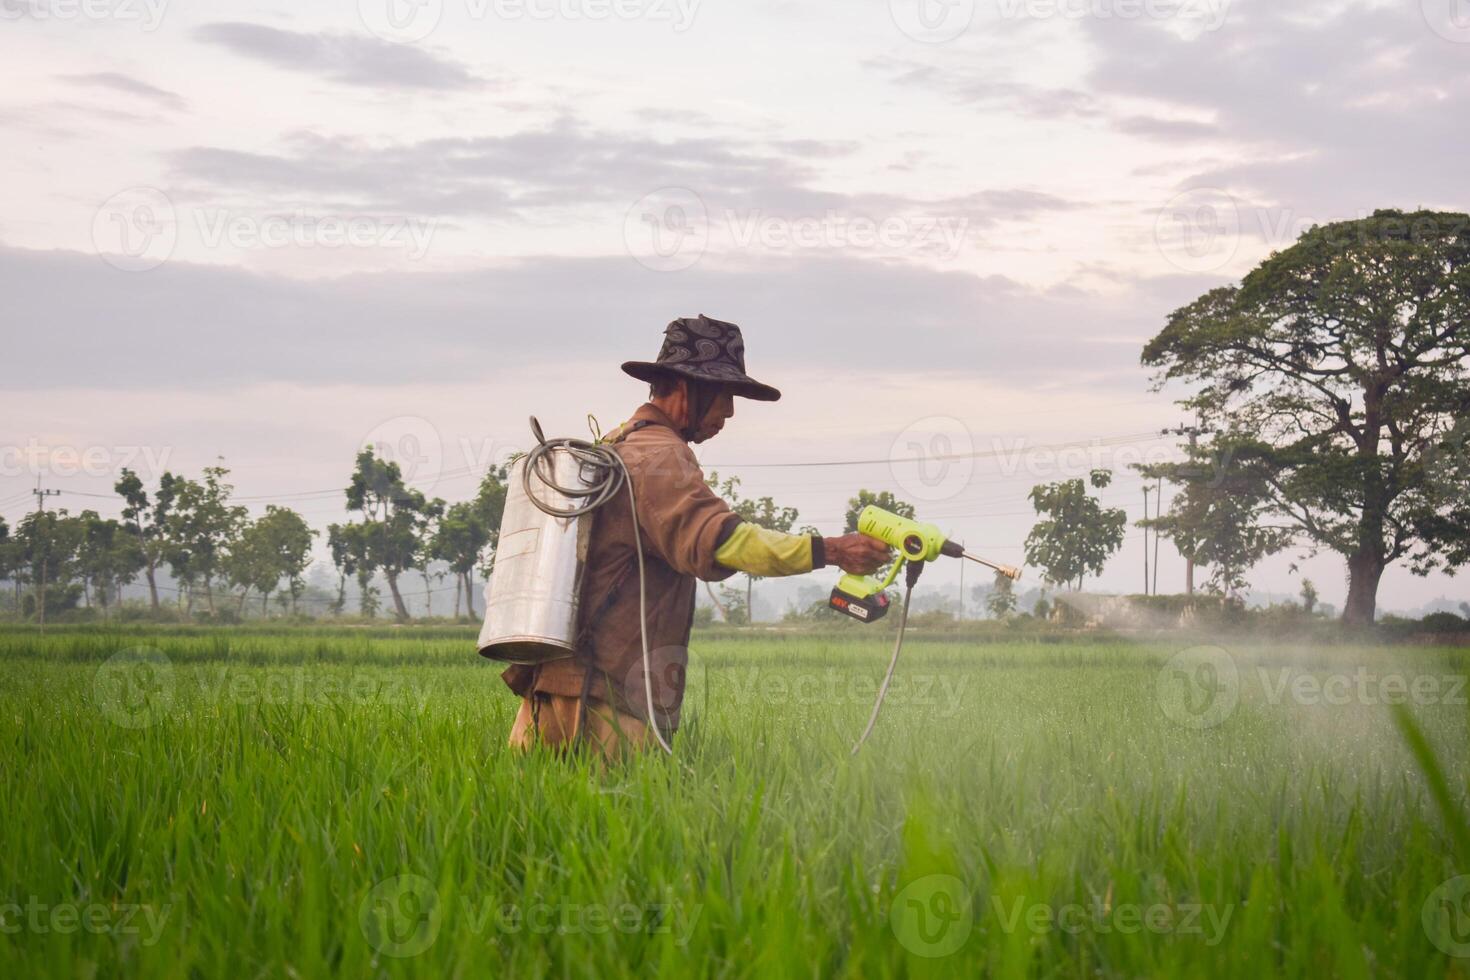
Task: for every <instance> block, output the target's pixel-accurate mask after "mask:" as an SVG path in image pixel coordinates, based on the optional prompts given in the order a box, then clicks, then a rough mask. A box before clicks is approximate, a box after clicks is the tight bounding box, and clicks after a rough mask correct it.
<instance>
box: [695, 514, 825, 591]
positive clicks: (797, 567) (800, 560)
mask: <svg viewBox="0 0 1470 980" xmlns="http://www.w3.org/2000/svg"><path fill="white" fill-rule="evenodd" d="M715 561H717V562H719V563H720V564H721V565H724V566H725V567H726V568H733V569H735V571H737V572H745V573H747V574H749V575H755V576H758V577H761V578H774V577H777V576H781V575H800V574H801V573H802V572H809V571H811V570H812V539H811V537H810V536H809V535H805V534H782V533H781V532H780V531H770V530H767V529H766V528H763V527H760V526H758V525H755V524H752V523H750V522H749V521H741V522H740V523H739V524H738V525H736V527H735V530H734V531H732V532H731V533H730V536H729V537H728V538H726V539H725V543H724V544H722V545H720V548H719V550H718V551H716V552H715Z"/></svg>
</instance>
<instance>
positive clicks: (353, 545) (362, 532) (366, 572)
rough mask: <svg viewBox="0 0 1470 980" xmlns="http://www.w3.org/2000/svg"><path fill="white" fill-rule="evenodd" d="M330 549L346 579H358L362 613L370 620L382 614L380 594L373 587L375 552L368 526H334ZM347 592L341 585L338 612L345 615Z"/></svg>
mask: <svg viewBox="0 0 1470 980" xmlns="http://www.w3.org/2000/svg"><path fill="white" fill-rule="evenodd" d="M327 538H328V547H329V548H330V549H331V552H332V561H333V562H334V563H335V564H336V565H337V568H338V570H339V572H340V574H341V575H342V576H347V575H351V576H353V577H354V578H356V579H357V603H358V612H359V613H360V614H361V615H363V616H366V617H368V618H372V617H373V616H376V615H377V614H378V590H377V589H376V588H374V587H373V573H374V572H376V571H377V566H375V565H374V564H373V555H372V548H371V547H370V545H369V528H368V527H367V525H365V524H356V523H350V524H333V525H332V526H331V527H329V528H327ZM344 599H345V592H344V589H343V586H342V583H341V582H340V581H339V583H338V589H337V612H338V613H339V614H340V613H341V611H342V604H343V600H344Z"/></svg>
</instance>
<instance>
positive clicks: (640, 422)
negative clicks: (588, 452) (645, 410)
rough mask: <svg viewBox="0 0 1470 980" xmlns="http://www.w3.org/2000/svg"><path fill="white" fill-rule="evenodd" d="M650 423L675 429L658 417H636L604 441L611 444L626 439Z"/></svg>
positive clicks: (670, 429)
mask: <svg viewBox="0 0 1470 980" xmlns="http://www.w3.org/2000/svg"><path fill="white" fill-rule="evenodd" d="M650 425H661V426H663V427H664V428H666V429H668V430H669V431H670V432H673V431H674V427H673V426H672V425H669V424H668V423H667V422H661V421H659V420H658V419H635V420H633V421H632V422H624V423H623V424H622V425H620V426H618V427H617V428H616V429H614V430H613V431H612V432H611V433H610V434H609V435H608V437H607V438H606V439H604V440H603V441H604V442H607V443H609V444H616V443H619V442H622V441H623V440H624V439H626V438H628V437H629V436H631V435H632V434H633V433H635V432H637V431H638V430H639V429H642V428H646V427H647V426H650Z"/></svg>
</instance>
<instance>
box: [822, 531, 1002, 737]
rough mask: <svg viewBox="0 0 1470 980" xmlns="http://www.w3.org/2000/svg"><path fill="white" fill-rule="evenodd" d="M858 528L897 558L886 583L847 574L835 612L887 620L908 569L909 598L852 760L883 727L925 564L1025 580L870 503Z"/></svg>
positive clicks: (834, 601) (837, 595) (836, 594)
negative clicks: (960, 563)
mask: <svg viewBox="0 0 1470 980" xmlns="http://www.w3.org/2000/svg"><path fill="white" fill-rule="evenodd" d="M857 527H858V533H860V534H866V535H867V536H868V537H870V538H873V539H875V540H877V541H882V542H883V543H884V544H887V545H891V546H892V547H894V548H897V549H898V559H897V560H896V561H894V563H893V567H892V568H890V569H889V570H888V574H887V575H886V576H884V577H883V578H881V579H880V578H878V576H876V575H853V574H851V573H848V574H845V575H843V576H842V578H841V579H840V580H839V581H838V582H837V587H836V588H834V589H833V590H832V598H831V600H830V603H831V606H832V608H833V609H836V610H839V611H840V612H844V613H847V615H849V616H851V617H852V618H853V619H859V620H862V621H863V622H865V623H871V622H874V621H875V620H878V619H882V618H883V615H884V614H885V613H887V612H888V606H889V601H888V594H887V593H886V592H885V591H884V590H885V589H887V588H888V587H889V586H890V585H892V584H893V580H894V579H896V578H897V577H898V570H899V569H900V568H903V569H904V597H903V617H902V618H901V619H900V620H899V622H898V636H897V638H896V639H895V640H894V642H893V656H892V657H891V658H890V659H889V661H888V672H887V673H886V674H884V675H883V686H882V687H880V688H878V697H877V699H876V700H874V701H873V713H872V714H871V715H869V716H868V727H867V728H864V729H863V734H862V735H861V736H860V737H859V738H858V740H857V744H855V745H853V747H852V754H853V755H857V754H858V750H859V749H861V748H862V747H863V743H864V742H866V741H867V740H868V736H869V735H871V734H872V733H873V726H874V725H876V724H877V723H878V713H879V712H880V711H882V710H883V699H884V698H886V697H887V696H888V685H889V684H890V683H891V682H892V681H893V669H894V668H895V667H897V666H898V652H899V651H900V650H902V649H903V634H904V631H905V629H907V627H908V622H909V605H910V602H909V600H910V599H911V598H912V597H913V592H914V583H916V582H918V581H919V573H920V572H922V571H923V570H924V564H925V563H926V562H931V561H933V560H934V559H936V558H938V557H939V556H941V555H945V556H948V557H950V558H968V559H970V561H973V562H978V563H980V564H981V565H984V566H985V567H986V568H993V569H995V570H996V571H997V572H999V573H1000V574H1001V575H1004V576H1005V577H1006V578H1008V579H1011V580H1012V581H1015V580H1016V579H1018V578H1020V577H1021V570H1020V569H1019V568H1012V567H1011V566H1010V565H997V564H996V563H994V562H989V561H986V560H985V559H983V558H976V557H975V556H974V555H971V554H967V553H966V552H965V549H964V548H963V547H962V546H960V545H959V544H956V543H955V542H953V541H951V540H949V539H948V538H946V537H945V536H944V533H943V532H942V531H940V530H939V528H937V527H935V526H934V525H933V524H924V523H921V522H920V521H916V520H913V519H912V518H908V517H900V516H899V515H897V514H894V513H891V512H889V511H886V510H884V509H882V508H881V507H874V506H872V505H871V504H870V505H868V506H867V507H864V508H863V511H862V513H861V514H859V515H858V521H857Z"/></svg>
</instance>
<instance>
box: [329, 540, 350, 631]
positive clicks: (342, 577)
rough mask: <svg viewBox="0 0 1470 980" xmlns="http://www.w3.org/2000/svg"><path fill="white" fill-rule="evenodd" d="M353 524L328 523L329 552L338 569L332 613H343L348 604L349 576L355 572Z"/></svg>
mask: <svg viewBox="0 0 1470 980" xmlns="http://www.w3.org/2000/svg"><path fill="white" fill-rule="evenodd" d="M349 527H351V525H342V524H329V525H327V552H328V553H329V554H330V555H331V556H332V565H333V566H334V567H335V568H336V569H337V598H336V599H335V600H333V602H332V606H331V610H332V615H334V616H340V615H342V610H343V607H345V606H346V605H347V576H348V575H351V574H353V571H354V569H353V568H352V567H351V566H352V565H353V557H352V552H351V550H350V545H351V542H350V540H349V539H350V538H351V536H352V532H351V531H350V530H348V528H349Z"/></svg>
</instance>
